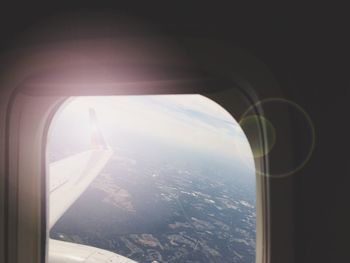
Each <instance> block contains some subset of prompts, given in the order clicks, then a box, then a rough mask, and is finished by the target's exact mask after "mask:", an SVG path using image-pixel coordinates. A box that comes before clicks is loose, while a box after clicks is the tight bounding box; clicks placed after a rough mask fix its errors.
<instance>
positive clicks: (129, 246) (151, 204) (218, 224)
mask: <svg viewBox="0 0 350 263" xmlns="http://www.w3.org/2000/svg"><path fill="white" fill-rule="evenodd" d="M47 159H48V160H49V164H48V176H49V178H48V181H49V183H48V198H49V201H48V208H49V213H48V227H49V237H50V238H49V241H48V246H49V248H48V249H49V250H48V251H49V253H48V254H49V262H50V263H55V262H153V263H155V262H242V263H243V262H244V263H252V262H255V240H256V208H255V205H256V202H255V199H256V190H255V166H254V160H253V154H252V151H251V148H250V146H249V143H248V141H247V138H246V136H245V134H244V132H243V130H242V129H241V127H240V126H239V124H238V123H237V122H236V121H235V120H234V119H233V117H232V116H231V115H230V114H229V113H227V112H226V111H225V110H224V109H223V108H222V107H221V106H219V105H218V104H216V103H215V102H213V101H212V100H210V99H208V98H206V97H204V96H201V95H156V96H115V97H77V98H72V99H70V100H69V101H68V102H67V103H66V105H64V106H62V108H61V109H60V110H59V112H58V113H57V114H56V116H55V118H54V120H53V123H52V124H51V127H50V131H49V140H48V148H47Z"/></svg>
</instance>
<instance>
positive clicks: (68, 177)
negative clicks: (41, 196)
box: [48, 109, 135, 263]
mask: <svg viewBox="0 0 350 263" xmlns="http://www.w3.org/2000/svg"><path fill="white" fill-rule="evenodd" d="M90 120H91V124H92V127H91V128H92V136H91V149H89V150H87V151H84V152H81V153H78V154H75V155H72V156H69V157H67V158H64V159H62V160H59V161H56V162H54V163H51V164H50V167H49V172H50V177H49V222H48V225H49V228H50V229H51V228H52V226H53V225H54V224H55V223H56V222H57V220H59V219H60V218H61V216H62V215H63V214H64V213H65V212H66V211H67V210H68V208H69V207H70V206H71V205H72V204H73V203H74V202H75V201H76V200H77V199H78V198H79V196H80V195H81V194H82V193H84V191H85V190H86V189H87V187H88V186H89V185H90V184H91V183H92V181H93V180H94V179H95V178H96V177H97V176H98V175H99V173H100V172H101V171H102V169H103V168H104V167H105V165H106V164H107V162H108V161H109V159H110V158H111V156H112V154H113V151H112V150H111V149H110V147H109V146H108V145H107V144H106V143H105V141H104V140H103V137H102V134H101V132H100V130H99V129H98V126H97V118H96V114H95V111H94V110H93V109H90ZM49 262H50V263H63V262H64V263H67V262H69V263H74V262H91V263H93V262H95V263H97V262H116V263H117V262H118V263H123V262H125V263H128V262H129V263H135V261H133V260H130V259H128V258H126V257H123V256H121V255H118V254H115V253H113V252H110V251H106V250H103V249H99V248H95V247H90V246H85V245H81V244H73V243H69V242H64V241H58V240H53V239H50V240H49Z"/></svg>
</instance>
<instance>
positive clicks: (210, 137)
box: [61, 95, 252, 162]
mask: <svg viewBox="0 0 350 263" xmlns="http://www.w3.org/2000/svg"><path fill="white" fill-rule="evenodd" d="M90 107H92V108H95V110H96V113H97V115H98V118H99V121H100V123H101V125H102V126H104V127H106V128H108V129H116V128H117V129H118V128H123V129H126V130H131V131H133V132H138V133H142V134H143V135H151V136H156V137H159V138H161V139H165V140H168V141H170V142H174V143H177V144H183V145H186V146H187V147H195V148H197V149H200V150H204V151H214V152H216V153H219V154H223V155H235V156H238V157H239V158H241V159H244V160H247V159H248V160H250V161H249V162H251V160H252V154H251V150H250V147H249V144H248V141H247V139H246V137H245V135H244V132H243V130H242V129H241V128H240V126H239V124H238V123H237V122H236V121H235V120H234V118H233V117H232V116H231V115H230V114H229V113H228V112H227V111H226V110H224V109H223V108H222V107H221V106H220V105H218V104H217V103H215V102H213V101H212V100H210V99H208V98H206V97H204V96H201V95H157V96H114V97H79V98H76V99H74V100H72V101H71V102H70V103H68V104H67V105H66V107H65V108H64V109H63V110H62V112H61V115H62V117H63V116H65V118H71V119H74V118H75V119H76V120H80V121H81V122H82V123H84V122H85V123H88V122H89V120H88V114H87V112H88V108H90ZM81 127H82V128H83V127H84V129H88V128H87V125H85V126H84V124H81Z"/></svg>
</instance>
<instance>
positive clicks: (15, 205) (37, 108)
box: [2, 40, 293, 263]
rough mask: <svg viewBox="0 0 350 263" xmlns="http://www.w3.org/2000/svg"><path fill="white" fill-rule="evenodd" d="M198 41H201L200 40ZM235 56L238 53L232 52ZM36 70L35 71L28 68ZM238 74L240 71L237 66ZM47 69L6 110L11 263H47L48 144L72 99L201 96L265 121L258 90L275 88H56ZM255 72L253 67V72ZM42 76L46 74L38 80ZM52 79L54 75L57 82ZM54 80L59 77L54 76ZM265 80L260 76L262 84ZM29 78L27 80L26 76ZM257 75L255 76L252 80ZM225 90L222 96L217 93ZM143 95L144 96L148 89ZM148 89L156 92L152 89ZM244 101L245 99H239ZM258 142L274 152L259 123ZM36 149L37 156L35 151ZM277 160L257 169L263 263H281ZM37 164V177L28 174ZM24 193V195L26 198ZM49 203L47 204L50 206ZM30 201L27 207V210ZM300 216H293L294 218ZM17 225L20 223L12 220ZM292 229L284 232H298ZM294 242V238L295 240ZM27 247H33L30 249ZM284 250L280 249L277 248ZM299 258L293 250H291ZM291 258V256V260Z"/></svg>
mask: <svg viewBox="0 0 350 263" xmlns="http://www.w3.org/2000/svg"><path fill="white" fill-rule="evenodd" d="M196 41H197V40H196ZM231 49H232V48H231ZM234 53H235V54H238V57H240V59H239V61H238V62H233V64H237V63H238V66H239V63H240V62H242V61H246V62H247V63H248V64H249V63H250V64H254V67H258V68H261V69H263V72H266V70H265V69H264V67H263V66H262V65H261V64H260V63H256V62H255V60H254V59H253V60H252V58H251V57H243V58H242V57H241V53H242V51H241V50H239V49H234ZM27 65H28V64H27ZM236 66H237V65H236ZM46 69H47V68H46V67H45V66H44V67H42V66H40V67H39V68H37V69H36V72H35V73H34V74H33V72H29V74H28V73H27V74H19V75H16V76H15V78H16V83H17V84H18V85H13V84H14V83H11V84H12V87H16V88H15V89H14V90H12V93H10V94H11V95H8V96H7V98H8V104H7V108H6V121H5V123H6V134H5V143H6V144H5V154H4V156H5V162H4V163H5V166H4V167H5V173H4V175H5V176H4V178H2V179H4V186H5V197H4V199H3V200H4V211H5V213H4V218H3V219H2V220H4V230H5V235H4V240H3V245H4V246H3V247H4V255H5V257H6V258H5V260H7V261H8V262H24V261H26V262H30V261H28V259H32V261H31V262H45V260H46V258H47V255H46V253H47V251H46V240H47V239H48V232H47V229H46V214H47V209H46V202H44V201H46V200H47V199H46V195H47V193H46V181H45V173H46V168H47V167H46V165H47V164H46V136H47V134H48V128H49V125H50V123H51V120H52V118H53V116H54V114H55V112H56V111H57V110H58V109H59V107H60V106H61V105H62V103H64V101H65V100H66V99H68V98H69V97H71V96H86V95H87V96H97V95H100V96H108V95H113V96H117V95H136V94H138V95H146V94H148V95H150V94H154V95H156V94H200V95H204V96H206V97H208V98H210V99H212V100H213V101H215V102H217V103H218V104H219V105H221V106H222V107H223V108H225V109H226V110H227V111H228V112H229V113H230V114H231V115H232V116H233V117H235V118H236V119H238V118H237V117H239V114H242V113H243V112H244V111H245V109H246V108H247V107H253V109H254V111H255V112H256V113H259V114H260V115H262V116H263V106H262V105H258V104H257V102H258V101H259V99H260V97H259V96H258V95H257V92H256V89H254V88H253V87H257V86H258V85H259V86H260V87H259V88H260V90H263V89H265V88H266V89H267V90H270V88H269V87H268V86H269V85H270V86H275V83H274V81H273V78H271V76H270V75H268V77H267V78H266V79H261V76H259V74H256V71H252V72H251V73H247V75H246V76H244V74H240V73H237V74H235V75H229V76H225V77H215V78H196V79H192V80H188V79H185V80H181V79H179V80H177V81H174V80H171V81H164V80H160V81H151V82H149V83H148V82H141V83H134V82H133V83H123V84H122V85H121V84H120V83H118V81H116V82H114V83H112V84H111V83H107V84H106V83H93V85H94V86H95V87H96V86H97V85H99V87H103V88H100V89H99V90H96V89H93V86H92V85H91V86H87V87H86V88H85V89H82V86H79V85H77V82H74V81H73V82H72V83H67V82H66V83H55V82H54V81H53V82H48V81H47V80H46V79H45V76H46V75H47V70H46ZM246 70H249V67H248V69H246ZM38 72H39V73H38ZM51 73H52V71H51V72H50V74H51ZM53 73H54V71H53ZM254 74H255V75H258V76H254ZM23 75H24V76H23ZM249 75H250V76H249ZM218 84H220V86H221V88H220V89H217V88H215V87H216V86H218ZM140 87H142V89H141V88H140ZM147 88H148V89H147ZM238 97H239V99H238ZM257 127H258V131H257V134H258V136H259V138H260V143H261V147H263V148H264V147H266V145H267V141H266V140H267V136H266V131H265V127H264V126H263V124H262V123H257ZM248 140H249V138H248ZM28 149H31V150H30V151H28ZM269 162H270V160H269V158H268V157H267V156H264V157H262V158H260V159H258V160H257V159H256V160H255V165H256V169H257V170H259V171H263V174H264V175H261V174H257V175H256V197H257V202H256V222H257V229H256V238H257V240H256V262H257V263H268V262H277V261H274V258H273V257H272V256H271V253H272V244H271V241H272V240H271V232H272V230H271V221H272V220H271V217H275V214H272V211H271V202H272V200H271V198H270V191H271V185H270V183H271V178H270V177H269V176H268V175H269ZM28 164H31V165H30V167H31V169H30V170H28V169H26V168H24V167H25V166H26V165H28ZM22 190H23V191H22ZM43 200H44V201H43ZM24 201H25V202H24ZM291 214H293V211H291ZM14 218H15V219H16V220H12V219H14ZM291 222H292V221H290V222H284V224H282V225H281V227H279V229H282V227H283V226H284V225H290V224H291ZM290 238H293V237H290ZM25 244H33V246H32V247H28V246H26V245H25ZM274 244H276V242H274ZM291 251H292V249H291ZM286 256H290V253H289V255H288V254H287V255H286ZM290 260H291V259H290V258H288V261H284V262H292V261H290ZM5 262H6V261H5Z"/></svg>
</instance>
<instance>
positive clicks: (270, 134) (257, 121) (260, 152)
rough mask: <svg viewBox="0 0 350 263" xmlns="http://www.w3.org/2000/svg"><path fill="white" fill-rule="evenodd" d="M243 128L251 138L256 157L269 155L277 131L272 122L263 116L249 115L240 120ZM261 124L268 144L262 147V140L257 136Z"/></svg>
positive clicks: (250, 141)
mask: <svg viewBox="0 0 350 263" xmlns="http://www.w3.org/2000/svg"><path fill="white" fill-rule="evenodd" d="M239 125H240V126H241V128H242V130H243V131H244V133H245V134H246V136H247V137H248V138H249V143H250V146H251V149H252V152H253V156H254V158H260V157H263V156H265V155H267V154H268V153H269V152H270V151H271V150H272V148H273V146H274V144H275V142H276V132H275V128H274V127H273V125H272V123H271V122H270V121H269V120H267V119H266V118H265V117H263V116H258V115H249V116H247V117H244V118H243V119H242V120H241V121H240V122H239ZM258 125H260V126H261V127H262V128H263V129H264V132H265V136H266V138H265V139H266V140H265V141H266V142H267V145H266V146H265V147H262V145H261V143H260V142H261V140H259V137H258V136H256V135H257V134H256V133H257V127H258Z"/></svg>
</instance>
